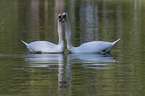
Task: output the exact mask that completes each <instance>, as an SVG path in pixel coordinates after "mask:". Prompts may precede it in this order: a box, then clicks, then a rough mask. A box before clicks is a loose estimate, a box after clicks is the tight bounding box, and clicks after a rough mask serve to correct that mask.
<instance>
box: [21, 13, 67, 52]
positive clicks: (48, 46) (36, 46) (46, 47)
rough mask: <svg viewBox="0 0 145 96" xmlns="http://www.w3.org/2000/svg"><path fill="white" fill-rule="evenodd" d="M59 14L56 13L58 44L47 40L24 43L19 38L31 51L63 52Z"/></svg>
mask: <svg viewBox="0 0 145 96" xmlns="http://www.w3.org/2000/svg"><path fill="white" fill-rule="evenodd" d="M62 25H63V24H62V17H61V14H59V15H58V36H59V43H58V45H56V44H53V43H51V42H48V41H34V42H31V43H29V44H28V43H26V42H24V41H23V40H21V41H22V42H23V43H24V44H25V45H26V46H27V48H28V49H29V51H30V52H32V53H64V50H65V49H64V41H63V26H62Z"/></svg>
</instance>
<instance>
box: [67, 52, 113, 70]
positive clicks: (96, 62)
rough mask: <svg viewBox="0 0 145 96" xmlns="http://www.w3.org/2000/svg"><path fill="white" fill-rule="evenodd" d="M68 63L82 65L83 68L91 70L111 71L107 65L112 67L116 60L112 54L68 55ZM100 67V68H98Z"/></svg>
mask: <svg viewBox="0 0 145 96" xmlns="http://www.w3.org/2000/svg"><path fill="white" fill-rule="evenodd" d="M67 58H69V62H70V63H82V65H83V66H84V67H85V68H93V69H112V68H114V67H107V65H114V64H115V63H116V60H115V59H114V57H113V55H112V54H109V53H107V54H101V53H100V54H69V55H68V57H67ZM100 66H101V67H100Z"/></svg>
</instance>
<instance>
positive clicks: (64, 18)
mask: <svg viewBox="0 0 145 96" xmlns="http://www.w3.org/2000/svg"><path fill="white" fill-rule="evenodd" d="M67 16H68V14H67V13H63V14H62V18H63V20H62V21H63V22H65V21H66V19H67Z"/></svg>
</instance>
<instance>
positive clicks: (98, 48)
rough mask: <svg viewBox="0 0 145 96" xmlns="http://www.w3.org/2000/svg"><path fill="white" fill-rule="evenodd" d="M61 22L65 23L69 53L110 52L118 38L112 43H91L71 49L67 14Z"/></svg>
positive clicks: (64, 14)
mask: <svg viewBox="0 0 145 96" xmlns="http://www.w3.org/2000/svg"><path fill="white" fill-rule="evenodd" d="M63 22H65V38H66V41H67V49H68V51H69V52H70V53H100V52H106V53H107V52H108V53H109V52H110V51H111V49H112V48H113V47H114V46H115V45H116V43H117V42H118V41H119V40H120V38H119V39H118V40H116V41H114V42H104V41H92V42H87V43H84V44H82V45H80V46H79V47H73V46H72V42H71V27H70V23H69V18H68V14H67V13H63Z"/></svg>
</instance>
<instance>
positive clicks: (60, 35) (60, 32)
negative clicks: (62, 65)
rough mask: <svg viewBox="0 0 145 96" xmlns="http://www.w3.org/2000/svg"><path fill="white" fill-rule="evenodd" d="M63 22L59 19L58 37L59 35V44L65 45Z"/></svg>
mask: <svg viewBox="0 0 145 96" xmlns="http://www.w3.org/2000/svg"><path fill="white" fill-rule="evenodd" d="M62 27H63V26H62V22H59V21H58V37H59V42H58V45H63V44H64V41H63V28H62Z"/></svg>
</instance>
